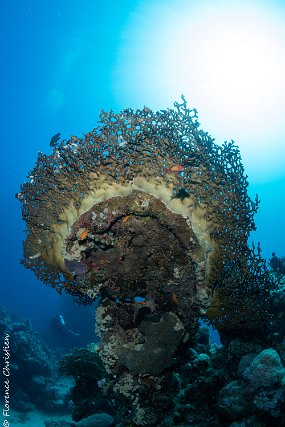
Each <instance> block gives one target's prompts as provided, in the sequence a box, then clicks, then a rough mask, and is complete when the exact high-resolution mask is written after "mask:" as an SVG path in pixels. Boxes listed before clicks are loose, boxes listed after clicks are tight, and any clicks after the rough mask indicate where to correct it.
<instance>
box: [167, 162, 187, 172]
mask: <svg viewBox="0 0 285 427" xmlns="http://www.w3.org/2000/svg"><path fill="white" fill-rule="evenodd" d="M182 171H184V166H182V165H180V164H179V163H177V164H176V165H172V166H171V167H170V168H165V169H164V172H165V173H180V172H182Z"/></svg>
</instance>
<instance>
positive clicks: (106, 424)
mask: <svg viewBox="0 0 285 427" xmlns="http://www.w3.org/2000/svg"><path fill="white" fill-rule="evenodd" d="M75 425H76V427H111V426H113V425H114V419H113V418H112V417H111V416H110V415H108V414H105V413H101V414H93V415H91V416H90V417H88V418H84V419H83V420H81V421H79V422H78V423H76V424H75Z"/></svg>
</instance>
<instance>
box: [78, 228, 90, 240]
mask: <svg viewBox="0 0 285 427" xmlns="http://www.w3.org/2000/svg"><path fill="white" fill-rule="evenodd" d="M88 233H89V230H84V231H82V233H80V236H79V240H80V241H81V240H85V239H87V236H88Z"/></svg>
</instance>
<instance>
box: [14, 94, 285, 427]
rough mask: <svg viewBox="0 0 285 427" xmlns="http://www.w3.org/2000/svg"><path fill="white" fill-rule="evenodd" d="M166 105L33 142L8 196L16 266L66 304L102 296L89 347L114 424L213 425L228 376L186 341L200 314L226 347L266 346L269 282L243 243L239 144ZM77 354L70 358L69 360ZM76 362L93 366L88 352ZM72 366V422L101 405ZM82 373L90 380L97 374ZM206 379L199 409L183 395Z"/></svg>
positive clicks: (251, 208) (252, 207) (249, 207)
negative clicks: (14, 205) (21, 179)
mask: <svg viewBox="0 0 285 427" xmlns="http://www.w3.org/2000/svg"><path fill="white" fill-rule="evenodd" d="M174 107H175V108H174V109H167V110H162V111H158V112H153V111H151V110H150V109H149V108H146V107H145V108H144V109H142V110H137V111H133V110H131V109H127V110H124V111H123V112H121V113H119V114H114V113H113V112H109V113H106V112H102V113H101V115H100V122H99V125H98V127H97V128H95V129H94V130H93V131H91V132H89V133H87V134H86V135H84V136H83V137H82V138H77V137H74V136H73V137H71V138H70V140H69V141H62V142H60V143H58V145H56V146H55V147H54V148H53V153H52V154H51V155H44V154H42V153H40V154H39V156H38V160H37V164H36V166H35V168H34V169H33V170H32V171H31V173H30V174H29V177H30V181H29V182H27V183H25V184H23V185H22V186H21V192H20V193H18V194H17V197H18V199H19V200H20V201H21V202H22V214H23V218H24V220H25V221H26V224H27V238H26V240H25V242H24V259H23V261H22V262H23V264H24V266H25V267H26V268H29V269H31V270H32V271H33V272H34V273H35V274H36V275H37V277H38V278H39V279H40V280H41V281H43V282H44V283H46V284H48V285H50V286H52V287H53V288H55V289H56V290H57V291H58V292H59V293H61V292H62V291H65V292H67V293H69V294H71V295H73V296H74V298H75V300H76V301H77V302H80V303H85V304H87V303H89V302H92V301H93V300H94V299H95V298H98V297H99V299H100V303H99V306H98V308H97V310H96V327H97V332H98V335H99V336H100V345H99V347H98V349H97V350H96V352H97V353H96V357H97V356H98V357H100V360H101V362H102V365H103V367H104V369H105V371H106V375H107V377H106V382H107V385H106V386H104V389H103V391H102V392H101V391H100V393H101V395H103V394H104V393H105V395H106V396H107V397H109V400H108V399H107V400H108V401H113V402H114V407H115V408H116V410H117V417H118V420H119V421H118V423H117V424H118V426H120V425H121V426H126V425H130V426H141V425H149V426H161V427H162V426H163V425H165V426H166V425H179V423H183V422H188V423H192V421H191V419H192V418H193V417H194V418H195V416H196V415H195V414H196V413H197V411H198V412H199V411H200V413H203V416H202V415H201V420H202V419H203V420H204V421H203V422H204V424H201V425H207V423H208V422H209V423H210V422H212V421H213V423H212V424H211V425H220V424H219V422H220V418H219V415H218V414H217V413H216V414H214V412H213V411H214V409H213V408H215V409H216V410H217V408H218V401H219V402H220V403H219V405H220V408H221V412H222V413H223V415H224V416H225V417H227V414H226V411H224V412H223V408H224V407H226V403H225V402H223V399H222V397H220V400H219V398H218V394H219V390H221V389H222V387H223V386H225V387H227V386H228V387H230V386H229V385H228V383H229V381H228V379H229V378H230V380H232V381H234V378H233V377H232V376H231V374H230V373H229V374H228V377H225V376H224V375H222V374H219V376H217V375H216V374H215V372H217V370H219V368H212V366H216V355H213V354H212V353H211V352H212V350H211V349H210V347H209V345H208V344H207V345H208V347H203V345H204V344H203V343H201V342H200V343H199V342H198V341H197V342H196V341H195V340H196V338H195V337H196V334H197V333H198V330H199V325H198V320H199V319H200V318H201V317H202V318H204V319H208V320H210V321H211V322H212V324H213V325H214V326H215V327H216V328H217V329H218V331H219V333H220V335H221V338H222V342H223V344H224V346H225V348H226V349H227V348H228V346H229V344H230V343H231V342H232V340H233V339H234V338H239V337H241V336H243V337H244V339H245V340H248V341H249V340H250V339H251V340H253V341H254V340H259V341H260V343H264V342H267V341H266V340H268V334H270V328H269V327H268V325H269V323H270V321H271V317H272V313H271V312H270V309H271V299H272V292H273V291H272V290H273V288H274V286H275V282H274V280H271V276H270V274H269V273H268V271H267V268H266V266H265V262H264V260H263V259H262V257H261V251H260V248H259V246H258V247H257V251H256V250H255V248H253V249H252V250H251V249H250V248H249V247H248V237H249V235H250V233H251V231H252V230H254V229H255V224H254V214H255V212H256V211H257V208H258V204H259V200H258V198H257V197H256V199H255V201H252V200H251V199H250V198H249V196H248V193H247V186H248V182H247V176H246V175H245V173H244V168H243V165H242V162H241V157H240V153H239V150H238V148H237V147H236V146H235V144H234V143H233V141H231V142H229V143H227V142H225V143H224V144H223V145H222V146H219V145H217V144H215V142H214V140H213V139H212V138H211V137H210V136H209V135H208V134H207V133H206V132H203V131H202V130H200V129H199V123H198V121H197V111H196V110H195V109H194V110H190V109H188V108H187V104H186V101H185V99H184V97H182V102H181V103H180V104H179V103H175V104H174ZM31 177H32V178H31ZM204 339H205V338H204ZM260 345H261V344H260ZM193 346H194V347H195V346H196V349H195V348H194V347H193ZM199 346H200V347H199ZM201 346H202V347H203V351H200V352H199V348H200V349H201ZM191 348H194V350H193V351H194V352H196V354H197V357H196V356H195V357H194V358H193V357H192V356H193V352H192V350H190V349H191ZM269 348H271V346H269ZM185 351H186V353H187V354H188V356H189V355H191V357H190V356H189V357H190V359H191V362H189V359H187V358H185V357H184V353H185ZM189 352H190V353H189ZM218 354H220V353H219V352H218V353H217V358H219V355H218ZM225 354H227V353H225ZM225 354H224V355H225ZM75 356H76V357H77V356H78V354H77V355H75ZM256 356H257V355H256ZM89 357H90V354H89V355H88V354H87V353H84V354H83V353H82V354H81V355H80V357H78V358H77V359H76V358H75V359H76V362H75V363H76V364H78V369H79V371H80V369H81V368H82V367H83V366H85V362H84V360H85V359H86V360H87V359H88V360H89ZM192 359H193V360H192ZM72 361H74V356H71V357H70V358H69V359H66V360H65V362H66V363H67V362H68V364H70V363H71V362H72ZM185 364H188V368H187V369H188V371H187V369H186V368H185V372H186V371H187V372H189V371H190V374H189V375H190V378H191V381H192V380H193V381H194V383H195V375H196V373H197V372H202V371H200V369H201V370H205V380H204V381H202V382H201V380H200V378H199V379H198V377H197V384H196V385H197V387H196V388H195V386H194V385H193V386H191V387H190V384H192V383H189V384H188V380H185V378H184V377H183V375H184V373H183V372H184V365H185ZM66 366H67V365H66ZM86 366H87V367H90V369H91V370H92V371H93V368H94V366H93V365H92V363H90V360H89V362H88V364H87V365H86ZM86 366H85V367H86ZM92 366H93V367H92ZM235 368H236V367H235ZM66 369H67V367H66ZM72 369H75V368H74V366H73V368H72ZM94 369H95V368H94ZM70 372H71V371H70ZM94 372H95V371H94ZM203 372H204V371H203ZM229 372H230V370H229ZM72 375H73V374H72ZM96 375H97V374H96ZM201 375H202V374H201ZM203 375H204V373H203ZM78 377H79V378H78V381H79V382H78V383H77V385H76V386H75V389H74V390H73V392H74V399H73V400H74V402H75V403H76V405H77V407H76V411H77V410H78V412H76V411H75V413H74V419H75V420H79V419H84V417H86V414H87V415H88V416H89V415H94V413H95V412H96V411H97V412H99V409H100V408H99V407H98V406H96V408H95V409H94V407H93V406H92V405H93V403H92V402H93V401H91V400H90V401H91V403H92V404H90V405H91V406H90V405H89V403H90V401H88V396H87V397H86V400H84V404H82V401H79V400H78V401H77V400H76V399H77V394H78V389H80V390H81V389H82V388H84V387H85V386H86V381H87V380H86V376H85V377H84V375H83V373H82V372H81V371H80V373H79V375H78ZM83 377H84V378H85V379H84V381H85V382H84V381H83V382H84V384H83V383H82V378H83ZM87 378H89V379H88V381H89V383H88V384H89V385H88V387H89V386H90V387H92V385H94V381H97V378H96V379H94V378H93V377H92V376H91V377H90V375H89V374H88V375H87ZM199 381H200V382H199ZM209 381H210V382H211V381H213V383H212V384H213V386H212V387H213V388H212V390H213V402H212V403H213V406H211V405H210V406H211V408H208V410H209V411H210V415H207V414H206V413H205V412H207V411H206V410H203V409H202V406H203V404H205V402H204V401H203V398H202V397H199V399H201V402H203V403H201V407H200V406H199V407H198V409H197V404H196V403H195V401H194V400H193V396H192V394H191V393H192V392H193V393H196V394H197V395H199V393H200V394H201V396H202V391H201V390H202V389H203V387H205V388H206V386H207V385H209ZM237 381H239V380H237ZM240 381H246V380H245V379H242V380H240ZM169 384H172V386H171V387H169ZM241 384H243V383H241ZM238 385H239V386H240V384H238ZM83 386H84V387H83ZM241 386H242V385H241ZM88 387H85V388H84V390H85V391H86V390H88V389H89V388H88ZM184 387H186V388H187V387H188V388H189V389H190V390H191V391H189V393H188V392H186V391H184ZM200 387H201V388H200ZM94 390H95V391H96V393H97V388H96V387H95V388H94ZM94 390H93V391H94ZM95 391H94V393H95ZM271 391H272V390H271V389H269V390H268V393H271ZM180 392H181V394H180ZM98 393H99V391H98ZM177 393H178V395H179V397H177V398H176V399H175V401H174V402H173V395H176V394H177ZM276 393H277V394H278V393H279V388H278V392H277V391H276ZM185 396H186V397H185ZM278 396H279V394H278ZM278 396H277V395H276V399H277V398H278ZM94 399H96V397H95V396H94ZM94 399H93V400H94ZM199 399H198V400H199ZM277 400H278V402H281V401H282V399H281V398H280V399H279V398H278V399H277ZM86 402H87V403H86ZM88 402H89V403H88ZM186 402H187V403H186ZM189 402H191V403H189ZM85 403H86V405H87V406H85ZM88 405H89V406H88ZM278 405H279V403H278ZM278 405H277V406H278ZM86 408H87V409H86ZM92 408H93V409H92ZM178 408H180V409H178ZM173 411H174V412H173ZM211 411H212V412H211ZM174 413H175V414H176V415H173V414H174ZM166 414H169V416H168V415H166ZM193 414H194V415H193ZM192 415H193V416H192ZM242 415H243V414H241V413H239V414H238V416H237V420H239V419H240V418H241V416H242ZM256 416H257V415H256ZM270 416H273V415H272V414H270ZM203 417H205V418H203ZM167 418H169V420H168V421H169V424H167V422H168V421H166V419H167ZM196 421H197V420H196ZM196 421H195V422H196ZM234 421H235V420H234ZM163 423H164V424H163ZM215 423H216V424H215ZM191 425H192V424H191ZM193 425H194V424H193ZM196 425H197V426H198V425H199V423H198V421H197V424H196ZM221 425H222V424H221Z"/></svg>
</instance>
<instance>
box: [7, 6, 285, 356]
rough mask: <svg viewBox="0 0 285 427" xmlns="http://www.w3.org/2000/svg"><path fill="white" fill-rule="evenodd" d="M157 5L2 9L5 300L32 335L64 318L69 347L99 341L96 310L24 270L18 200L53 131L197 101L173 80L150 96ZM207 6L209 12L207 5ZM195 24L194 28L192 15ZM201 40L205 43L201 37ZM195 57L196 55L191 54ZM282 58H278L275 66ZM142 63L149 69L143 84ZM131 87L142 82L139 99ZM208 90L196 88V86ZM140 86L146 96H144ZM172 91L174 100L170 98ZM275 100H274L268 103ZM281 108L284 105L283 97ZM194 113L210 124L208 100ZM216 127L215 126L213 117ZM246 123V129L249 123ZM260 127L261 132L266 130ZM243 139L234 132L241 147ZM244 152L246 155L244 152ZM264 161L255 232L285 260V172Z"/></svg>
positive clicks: (254, 185) (254, 187)
mask: <svg viewBox="0 0 285 427" xmlns="http://www.w3.org/2000/svg"><path fill="white" fill-rule="evenodd" d="M152 3H153V2H152V1H150V0H148V1H145V2H144V1H142V0H123V1H121V2H117V1H110V2H99V1H93V0H82V1H80V2H78V1H77V0H69V1H68V2H67V1H64V0H59V1H55V0H51V1H45V0H44V1H37V0H29V1H28V0H23V1H22V0H10V1H2V2H1V4H0V23H1V25H0V27H1V35H0V55H1V69H0V76H1V79H0V81H1V83H0V84H1V97H0V111H1V141H2V142H1V154H2V155H1V168H0V176H1V188H2V190H1V201H2V203H1V206H2V209H1V225H2V227H1V237H2V239H1V240H2V244H1V249H0V250H1V258H0V259H1V273H2V274H1V303H2V304H3V305H4V307H5V308H6V310H7V312H8V313H9V314H10V315H12V316H14V318H15V319H22V318H23V317H24V318H28V319H30V320H31V322H32V327H33V329H34V330H35V331H38V332H39V333H40V334H42V335H43V336H47V335H49V334H50V322H51V320H52V319H53V318H54V316H55V315H57V314H58V313H61V312H64V314H65V317H66V319H67V321H68V323H69V325H70V328H71V329H72V330H73V331H75V332H77V331H78V332H79V333H80V335H81V336H80V339H79V340H77V338H76V336H74V337H70V340H68V342H67V343H66V345H67V347H69V348H72V347H73V346H76V345H77V344H79V345H86V344H87V343H88V342H90V341H91V340H92V336H93V329H92V325H93V312H92V310H90V312H87V314H86V309H85V308H82V307H78V306H74V305H73V302H72V298H71V297H69V296H60V295H58V294H57V293H56V292H55V291H54V290H53V289H51V288H48V287H46V286H44V285H43V284H41V283H40V282H39V281H38V280H37V279H36V277H35V276H34V275H33V273H32V272H31V271H28V270H25V269H24V267H23V266H22V265H21V264H20V259H21V258H22V246H21V242H22V240H23V239H24V238H25V232H24V228H25V225H24V223H23V221H22V218H21V211H20V204H19V201H18V200H16V199H15V193H17V192H18V191H19V187H20V185H21V183H23V182H25V180H26V179H27V178H26V177H27V175H28V172H29V170H31V169H32V168H33V166H34V164H35V161H36V158H37V154H38V152H39V151H40V152H43V153H47V154H49V153H51V147H50V146H49V142H50V138H51V137H52V136H53V135H54V134H55V133H57V132H60V133H61V137H62V138H66V139H68V138H69V137H70V135H77V136H81V135H82V134H83V133H86V132H88V131H89V130H91V129H93V128H94V127H95V126H96V122H97V119H98V115H99V113H100V111H101V110H102V109H104V110H106V111H109V110H114V111H115V112H118V111H120V109H123V108H127V107H132V108H143V105H144V104H145V105H148V106H150V107H152V108H156V109H164V108H167V107H171V106H172V103H173V102H175V101H176V100H177V99H179V97H180V95H181V94H182V93H185V92H186V93H187V96H188V97H189V102H190V103H192V99H191V92H192V90H191V85H190V86H189V87H187V88H184V87H183V84H182V82H180V81H179V79H178V80H177V87H171V88H169V87H168V85H167V81H166V82H165V86H164V87H163V85H162V83H161V82H160V81H158V74H156V73H155V72H154V78H153V81H152V82H151V85H150V88H151V89H150V90H149V91H145V88H146V87H147V79H151V73H150V71H149V69H151V67H152V66H153V69H154V70H155V69H156V68H157V64H156V62H155V55H154V56H153V53H152V54H151V56H150V57H149V58H148V57H147V53H148V51H147V50H146V51H144V50H143V42H144V39H146V40H148V42H149V39H150V38H151V35H150V34H149V33H148V31H149V27H148V25H145V31H146V33H145V35H144V33H143V30H144V27H143V25H141V22H145V23H149V22H148V19H147V15H146V13H147V10H148V9H147V8H146V9H145V6H146V5H147V7H148V8H150V7H151V4H152ZM154 3H155V7H156V9H155V10H156V13H158V14H159V6H160V4H162V3H163V2H159V1H155V2H154ZM173 3H175V2H172V3H171V2H170V1H168V2H166V3H165V4H164V5H161V7H162V9H163V10H164V8H166V9H168V10H169V9H171V13H172V14H173V20H174V19H175V16H176V14H177V13H178V11H176V10H175V6H174V5H173ZM180 3H181V4H182V3H183V2H179V4H180ZM204 3H205V7H207V5H208V2H204ZM273 3H274V2H273ZM193 4H195V5H196V4H197V2H193ZM220 5H221V2H217V7H220ZM253 5H256V3H253ZM274 5H275V6H276V7H280V8H282V2H275V3H274ZM180 6H181V5H180ZM253 7H256V8H257V10H259V8H260V9H262V7H264V8H265V10H267V8H269V7H270V3H269V2H261V3H259V6H258V5H256V6H253ZM151 19H153V15H152V16H151ZM189 22H190V24H191V16H190V15H189ZM136 23H137V25H139V24H140V25H141V27H140V33H139V34H137V33H136V32H135V31H134V32H133V35H132V36H130V28H131V29H133V28H135V26H136ZM190 24H189V25H190ZM173 25H174V26H175V21H173ZM165 31H166V29H165ZM162 33H163V31H162ZM153 37H154V39H155V37H156V35H155V34H154V35H153ZM155 41H156V40H154V42H155ZM196 43H198V44H199V37H198V36H197V41H196ZM126 44H129V45H130V46H131V48H132V49H130V52H133V56H132V55H131V54H130V52H128V54H127V50H126V49H124V46H125V45H126ZM170 54H171V52H169V55H170ZM187 55H190V56H191V53H190V54H189V53H187ZM142 56H143V58H142ZM278 59H280V58H278V57H276V61H277V62H276V63H278ZM142 60H144V61H145V66H146V67H147V66H148V68H147V70H146V72H145V80H146V81H143V84H142V80H144V69H143V65H142ZM135 62H137V63H140V64H141V68H142V69H141V74H138V75H136V74H135V73H134V67H133V66H132V63H135ZM179 66H180V64H178V63H177V67H178V68H179ZM282 66H283V65H282V64H281V65H280V67H282ZM122 70H123V71H122ZM166 71H167V70H166ZM166 71H165V72H166ZM189 72H190V73H191V68H190V71H189ZM123 73H124V77H122V75H123ZM209 73H210V70H209ZM203 78H206V77H205V76H204V77H203ZM272 79H274V76H272ZM130 81H132V85H136V93H135V94H134V92H133V91H132V89H133V86H132V85H131V84H130ZM171 81H172V80H171ZM156 84H157V92H156V91H155V87H156ZM202 84H203V82H199V83H197V85H198V86H199V85H202ZM205 84H206V83H205ZM140 87H141V88H142V89H141V90H142V91H143V93H140ZM168 89H169V94H170V95H169V96H166V95H165V93H167V91H168ZM194 89H195V90H194ZM194 92H195V97H194V98H195V99H194V100H193V102H195V101H196V100H197V95H196V87H195V88H194V87H193V93H194ZM282 94H283V92H282ZM136 96H137V97H136ZM197 102H198V101H197ZM203 102H205V103H207V102H206V101H203ZM211 102H212V101H211ZM269 102H272V98H270V97H269ZM276 105H279V104H278V103H277V100H276ZM193 107H198V110H199V112H200V113H201V116H202V117H203V103H201V104H200V105H193ZM274 108H275V106H274V104H273V105H268V109H274ZM250 114H251V111H250V110H249V111H248V115H249V116H250ZM217 116H218V113H217ZM212 120H213V122H215V117H212ZM264 120H266V118H265V117H264ZM217 123H218V126H217V129H216V130H215V129H213V130H212V129H210V131H211V133H213V136H215V134H214V132H215V131H216V132H217V134H218V135H221V134H223V129H220V128H219V126H220V121H219V119H218V117H217ZM239 126H240V127H241V128H242V126H243V124H242V123H240V124H239ZM254 126H258V123H255V124H254ZM276 126H278V123H277V124H276V123H272V127H276ZM201 127H202V129H203V130H205V131H207V130H208V129H207V123H205V124H204V123H203V121H202V119H201ZM227 131H228V130H227ZM238 137H239V135H235V134H232V135H231V138H232V139H234V140H236V143H237V144H239V140H238ZM274 138H276V137H275V136H274ZM265 139H266V141H265V144H267V146H269V147H270V151H272V152H274V150H275V146H274V143H272V142H271V141H270V137H269V136H268V135H267V136H266V137H265ZM280 139H281V140H282V141H283V140H284V134H283V135H282V134H280ZM274 141H275V140H274ZM282 141H281V142H280V141H278V144H277V143H276V144H277V145H278V147H279V148H278V149H279V150H280V147H282V149H283V150H282V149H281V150H280V152H281V153H282V155H284V152H285V143H283V142H282ZM217 142H219V141H217ZM220 142H222V140H221V141H220ZM263 143H264V142H263ZM248 144H250V138H249V141H248ZM243 152H244V153H246V149H243V150H242V154H243ZM259 154H260V151H259V147H258V145H256V148H255V150H254V161H252V162H251V163H250V167H249V169H250V172H249V178H248V179H249V183H250V186H249V193H250V195H251V196H252V197H253V198H254V197H255V194H256V193H257V194H258V196H259V198H260V200H261V205H260V209H259V212H258V214H257V215H256V224H257V231H256V232H255V233H253V235H252V239H253V241H255V242H258V241H259V242H260V243H261V247H262V250H263V255H264V256H265V257H266V258H270V256H271V254H272V252H276V254H277V255H278V256H284V255H285V247H284V237H285V221H284V217H285V199H284V194H285V165H283V169H282V167H281V168H280V167H279V166H278V173H275V172H276V170H275V169H276V168H277V166H276V168H275V166H274V161H275V160H272V159H271V158H269V159H268V163H266V162H264V160H262V162H263V163H264V165H265V166H264V179H263V174H262V171H260V168H258V163H259ZM274 159H275V158H274ZM255 162H256V170H257V172H256V174H255V168H254V163H255ZM246 164H247V160H246V159H245V165H246ZM73 310H74V311H73ZM87 310H88V309H87ZM82 318H85V319H86V322H87V323H88V322H90V323H89V325H90V326H89V327H88V328H87V331H86V327H85V326H82V321H81V322H80V321H79V320H78V319H82ZM83 335H84V337H83ZM59 340H60V338H59Z"/></svg>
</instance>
